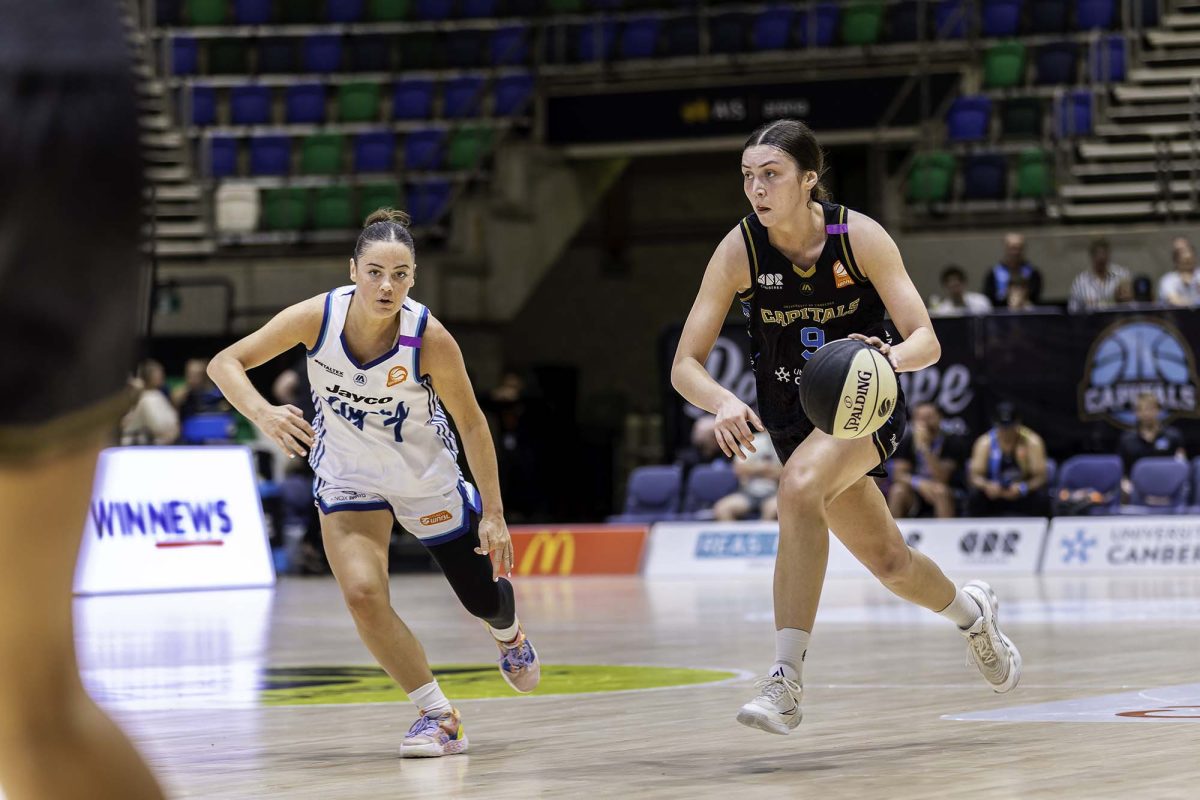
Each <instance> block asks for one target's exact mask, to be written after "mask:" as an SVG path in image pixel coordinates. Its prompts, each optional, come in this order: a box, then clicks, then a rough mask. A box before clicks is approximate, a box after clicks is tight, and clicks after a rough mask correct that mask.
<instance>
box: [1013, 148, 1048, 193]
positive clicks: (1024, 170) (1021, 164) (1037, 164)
mask: <svg viewBox="0 0 1200 800" xmlns="http://www.w3.org/2000/svg"><path fill="white" fill-rule="evenodd" d="M1016 183H1017V185H1016V194H1017V197H1022V198H1041V197H1046V196H1047V195H1049V194H1050V192H1051V190H1052V189H1053V188H1054V187H1053V182H1052V181H1051V179H1050V165H1049V162H1048V160H1047V154H1046V153H1045V152H1043V151H1042V150H1023V151H1022V152H1021V154H1020V155H1019V156H1018V158H1017V182H1016Z"/></svg>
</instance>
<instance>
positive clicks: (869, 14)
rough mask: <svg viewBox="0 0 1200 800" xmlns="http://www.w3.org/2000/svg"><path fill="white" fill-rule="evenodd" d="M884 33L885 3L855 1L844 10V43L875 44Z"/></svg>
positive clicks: (854, 44) (853, 44) (852, 44)
mask: <svg viewBox="0 0 1200 800" xmlns="http://www.w3.org/2000/svg"><path fill="white" fill-rule="evenodd" d="M882 34H883V3H876V2H854V3H851V4H850V5H848V6H846V8H845V10H844V11H843V12H842V44H846V45H851V46H856V45H858V46H861V45H868V44H875V43H876V42H878V41H879V38H880V36H881V35H882Z"/></svg>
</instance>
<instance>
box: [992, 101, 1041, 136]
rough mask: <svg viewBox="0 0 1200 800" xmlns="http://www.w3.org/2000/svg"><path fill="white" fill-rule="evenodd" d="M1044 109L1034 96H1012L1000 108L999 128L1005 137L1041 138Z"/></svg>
mask: <svg viewBox="0 0 1200 800" xmlns="http://www.w3.org/2000/svg"><path fill="white" fill-rule="evenodd" d="M1045 114H1046V110H1045V107H1044V105H1043V104H1042V101H1041V100H1040V99H1038V98H1036V97H1014V98H1012V99H1011V100H1006V101H1005V103H1004V105H1003V106H1002V107H1001V108H1000V130H1001V131H1003V133H1004V135H1005V136H1006V137H1012V138H1028V139H1040V138H1042V124H1043V119H1044V118H1045Z"/></svg>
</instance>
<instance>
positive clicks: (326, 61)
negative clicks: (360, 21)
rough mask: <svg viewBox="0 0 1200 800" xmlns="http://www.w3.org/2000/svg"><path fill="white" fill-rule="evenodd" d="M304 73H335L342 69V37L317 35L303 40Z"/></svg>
mask: <svg viewBox="0 0 1200 800" xmlns="http://www.w3.org/2000/svg"><path fill="white" fill-rule="evenodd" d="M303 63H304V70H305V72H337V71H338V70H339V69H341V68H342V37H341V36H338V35H337V34H332V33H319V34H315V35H313V36H308V37H306V38H305V39H304V57H303Z"/></svg>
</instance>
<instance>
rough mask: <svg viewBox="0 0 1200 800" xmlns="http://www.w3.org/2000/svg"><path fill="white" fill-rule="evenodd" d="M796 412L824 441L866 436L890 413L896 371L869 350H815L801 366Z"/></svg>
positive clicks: (843, 345) (839, 344) (854, 344)
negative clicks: (824, 436) (820, 432)
mask: <svg viewBox="0 0 1200 800" xmlns="http://www.w3.org/2000/svg"><path fill="white" fill-rule="evenodd" d="M800 406H801V407H802V408H803V409H804V413H805V414H806V415H807V416H808V418H809V419H810V420H812V422H813V424H814V425H816V426H817V427H818V428H820V429H821V430H823V431H824V432H825V433H828V434H829V435H830V436H835V437H837V438H838V439H858V438H859V437H862V436H870V435H871V434H872V433H874V432H875V431H877V430H879V428H880V427H881V426H882V425H883V423H885V422H887V421H888V418H889V417H891V416H892V412H893V411H895V410H896V371H895V370H893V369H892V365H891V364H890V363H889V362H888V360H887V358H886V357H885V356H884V355H883V353H881V352H879V351H878V350H877V349H875V348H874V347H871V345H869V344H867V343H865V342H860V341H858V340H857V339H838V340H837V341H835V342H830V343H829V344H826V345H824V346H823V347H820V348H818V349H817V351H816V352H815V353H813V356H812V358H810V359H809V361H808V364H807V365H805V367H804V371H803V372H802V373H801V374H800Z"/></svg>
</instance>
